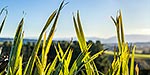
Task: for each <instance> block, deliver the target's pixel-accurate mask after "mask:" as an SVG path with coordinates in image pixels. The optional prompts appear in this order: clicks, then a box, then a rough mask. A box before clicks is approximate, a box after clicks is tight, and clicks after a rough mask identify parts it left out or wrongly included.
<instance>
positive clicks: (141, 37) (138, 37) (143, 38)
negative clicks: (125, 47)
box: [102, 35, 150, 43]
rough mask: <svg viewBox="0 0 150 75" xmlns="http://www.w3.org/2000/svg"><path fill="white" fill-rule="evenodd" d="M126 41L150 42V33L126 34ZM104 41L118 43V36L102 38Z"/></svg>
mask: <svg viewBox="0 0 150 75" xmlns="http://www.w3.org/2000/svg"><path fill="white" fill-rule="evenodd" d="M125 40H126V42H133V43H135V42H150V35H126V36H125ZM102 41H103V42H104V43H116V42H117V38H116V37H115V36H113V37H110V38H108V39H105V40H102Z"/></svg>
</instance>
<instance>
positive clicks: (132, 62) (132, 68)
mask: <svg viewBox="0 0 150 75" xmlns="http://www.w3.org/2000/svg"><path fill="white" fill-rule="evenodd" d="M135 48H136V46H135V45H134V47H133V50H132V57H131V66H130V75H134V52H135Z"/></svg>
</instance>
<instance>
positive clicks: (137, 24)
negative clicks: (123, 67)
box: [0, 0, 150, 38]
mask: <svg viewBox="0 0 150 75" xmlns="http://www.w3.org/2000/svg"><path fill="white" fill-rule="evenodd" d="M61 1H62V0H45V1H33V0H26V1H24V0H15V1H8V0H1V1H0V9H2V8H3V7H5V6H8V8H7V9H8V11H9V13H8V17H7V20H6V24H5V26H4V29H3V31H2V34H1V37H14V33H15V31H16V28H17V26H18V23H19V21H20V20H21V18H22V17H23V16H24V15H23V11H24V12H25V13H26V15H25V23H24V29H23V30H24V31H25V38H37V37H38V36H39V33H40V32H41V30H42V28H43V26H44V24H45V22H46V20H47V19H48V17H49V16H50V14H51V13H52V11H54V10H55V9H57V8H58V6H59V4H60V2H61ZM65 1H66V2H69V4H68V5H66V6H65V8H64V9H63V10H62V12H61V15H60V18H59V21H58V25H57V30H56V34H55V35H54V38H58V37H61V38H62V37H70V38H71V37H75V36H76V35H75V31H74V26H73V21H72V13H76V11H77V10H79V11H80V16H81V21H82V25H83V29H84V33H85V37H98V38H109V37H112V36H116V30H115V26H114V23H113V22H112V20H111V19H110V16H113V17H115V16H116V15H117V10H119V9H121V10H122V14H123V23H124V28H125V34H127V35H132V34H138V35H150V21H149V20H150V14H149V13H150V1H149V0H141V1H139V0H138V1H137V0H132V1H130V0H124V1H118V0H117V1H116V0H95V1H91V0H88V1H85V0H82V1H81V0H74V1H72V0H65ZM2 16H3V15H2ZM2 16H1V18H0V20H1V19H2V18H3V17H2ZM48 31H49V30H47V32H48Z"/></svg>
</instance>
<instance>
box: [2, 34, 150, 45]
mask: <svg viewBox="0 0 150 75" xmlns="http://www.w3.org/2000/svg"><path fill="white" fill-rule="evenodd" d="M125 39H126V42H133V43H135V42H150V35H126V36H125ZM12 40H13V38H0V42H4V41H12ZM53 40H56V41H58V40H66V41H70V40H71V37H70V38H54V39H53ZM73 40H77V38H75V37H74V38H73ZM86 40H87V41H88V40H92V41H96V40H100V41H101V42H102V43H117V38H116V37H115V36H113V37H110V38H107V39H105V38H97V37H87V38H86ZM36 41H37V39H28V38H25V39H24V43H27V42H36Z"/></svg>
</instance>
